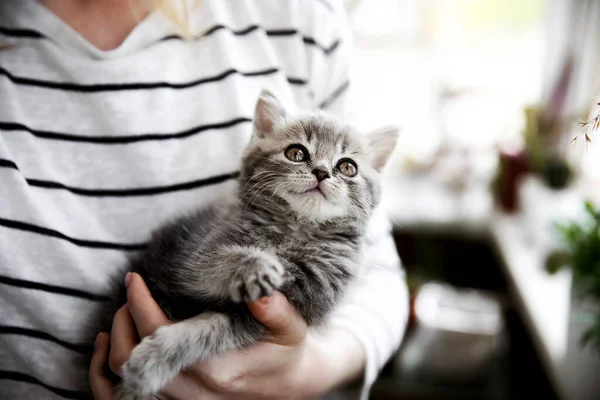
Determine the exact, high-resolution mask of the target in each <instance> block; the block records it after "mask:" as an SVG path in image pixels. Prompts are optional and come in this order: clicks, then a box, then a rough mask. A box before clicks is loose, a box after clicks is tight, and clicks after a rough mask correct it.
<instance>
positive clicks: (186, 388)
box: [161, 371, 225, 400]
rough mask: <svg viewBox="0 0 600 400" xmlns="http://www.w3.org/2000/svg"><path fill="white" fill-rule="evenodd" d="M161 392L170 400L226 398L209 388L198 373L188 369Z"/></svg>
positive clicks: (220, 399) (218, 399)
mask: <svg viewBox="0 0 600 400" xmlns="http://www.w3.org/2000/svg"><path fill="white" fill-rule="evenodd" d="M161 394H163V395H164V396H165V397H166V398H168V399H169V400H187V399H202V400H222V399H224V398H225V396H223V395H220V394H218V393H214V392H213V391H211V390H209V389H207V388H206V387H205V386H204V384H203V383H202V381H200V379H199V378H198V377H197V376H196V375H190V374H188V373H187V372H186V371H183V372H182V373H181V374H179V375H178V376H177V377H175V379H173V380H172V381H171V382H170V383H168V384H167V386H165V387H164V389H163V390H162V392H161Z"/></svg>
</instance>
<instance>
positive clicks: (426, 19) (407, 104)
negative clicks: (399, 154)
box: [351, 0, 544, 153]
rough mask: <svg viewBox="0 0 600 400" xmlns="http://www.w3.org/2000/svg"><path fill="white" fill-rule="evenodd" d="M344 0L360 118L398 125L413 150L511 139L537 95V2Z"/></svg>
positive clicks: (540, 43)
mask: <svg viewBox="0 0 600 400" xmlns="http://www.w3.org/2000/svg"><path fill="white" fill-rule="evenodd" d="M351 3H352V8H351V13H352V14H351V18H352V25H353V29H354V33H355V41H356V43H355V62H354V67H355V70H354V87H355V93H354V94H355V95H356V108H357V115H358V117H359V118H358V119H359V123H360V124H364V125H367V126H374V125H379V124H381V123H384V122H385V123H387V122H391V123H397V124H399V125H400V126H401V128H402V130H403V136H402V141H403V142H402V144H403V145H404V146H400V147H401V148H404V149H405V151H408V152H416V153H428V152H432V151H435V149H436V148H437V147H438V146H439V145H440V143H442V142H444V141H445V140H449V139H452V140H453V141H458V142H459V143H461V144H463V145H465V146H469V147H476V148H481V147H484V148H485V147H488V148H489V147H490V146H493V145H494V144H496V143H498V142H500V141H510V140H517V138H518V136H519V134H520V129H521V128H520V127H521V124H522V114H523V113H522V109H523V107H524V106H525V105H526V104H530V103H532V102H535V101H537V100H538V98H539V96H540V89H541V75H542V74H541V69H542V62H543V56H544V51H543V50H544V48H543V18H544V0H527V1H522V0H420V1H419V0H363V1H360V0H359V1H356V0H355V1H353V2H351Z"/></svg>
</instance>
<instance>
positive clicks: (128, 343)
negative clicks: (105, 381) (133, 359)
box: [108, 305, 138, 376]
mask: <svg viewBox="0 0 600 400" xmlns="http://www.w3.org/2000/svg"><path fill="white" fill-rule="evenodd" d="M137 343H138V335H137V330H136V327H135V322H133V318H131V314H130V313H129V308H128V306H127V305H124V306H123V307H121V308H119V311H117V313H116V314H115V317H114V318H113V325H112V331H111V335H110V355H109V359H108V365H109V366H110V369H111V371H112V372H114V373H115V374H116V375H119V376H121V366H122V365H123V364H125V361H127V360H129V357H130V356H131V351H132V350H133V348H134V347H135V346H136V345H137Z"/></svg>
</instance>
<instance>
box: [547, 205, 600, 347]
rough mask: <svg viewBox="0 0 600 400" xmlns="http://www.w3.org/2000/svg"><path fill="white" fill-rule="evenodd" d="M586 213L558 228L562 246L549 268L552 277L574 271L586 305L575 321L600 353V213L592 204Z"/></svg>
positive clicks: (575, 284) (575, 288)
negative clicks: (565, 269)
mask: <svg viewBox="0 0 600 400" xmlns="http://www.w3.org/2000/svg"><path fill="white" fill-rule="evenodd" d="M585 210H586V212H585V218H583V219H582V220H581V221H579V222H571V223H569V224H565V225H560V226H558V229H559V232H560V234H561V237H562V246H561V248H560V250H559V251H556V252H554V253H552V254H551V255H550V256H549V257H548V260H547V263H546V267H547V269H548V271H549V272H550V273H556V272H557V271H559V270H561V269H563V268H568V269H570V270H571V271H572V273H573V293H574V296H575V297H576V298H577V299H578V300H580V301H581V304H582V305H583V307H582V308H581V309H580V310H579V311H578V312H577V315H575V316H574V317H575V318H576V319H577V320H578V321H579V322H581V323H584V324H586V326H587V330H586V331H585V333H584V335H583V338H582V339H583V342H584V343H587V344H589V345H592V346H594V347H595V348H596V349H597V350H598V351H600V209H597V208H595V207H594V206H593V205H592V204H591V203H589V202H588V203H586V205H585Z"/></svg>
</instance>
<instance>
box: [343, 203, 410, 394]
mask: <svg viewBox="0 0 600 400" xmlns="http://www.w3.org/2000/svg"><path fill="white" fill-rule="evenodd" d="M408 305H409V298H408V289H407V286H406V282H405V279H404V273H403V270H402V268H401V265H400V260H399V257H398V254H397V252H396V248H395V245H394V241H393V240H392V237H391V234H390V229H389V222H388V221H387V218H386V216H385V214H384V213H383V211H382V210H378V213H377V215H376V216H375V217H374V219H373V221H372V223H371V232H370V233H369V239H368V241H367V247H366V256H365V261H364V264H363V268H362V270H361V271H360V272H359V274H358V277H357V279H356V280H355V282H354V283H353V284H352V286H351V287H350V288H349V290H348V293H347V295H346V296H345V300H344V301H343V302H342V304H341V306H340V307H339V308H338V310H337V311H336V312H335V313H334V315H333V319H332V323H333V325H334V326H340V327H343V328H346V329H348V330H349V331H350V332H352V334H354V336H355V337H356V338H357V339H358V340H359V341H360V343H361V344H362V346H363V347H364V350H365V355H366V368H365V372H364V377H363V386H362V389H361V396H360V398H361V399H367V398H368V394H369V390H370V388H371V386H372V384H373V382H375V379H376V378H377V375H378V374H379V372H380V370H381V368H382V367H383V365H384V364H385V363H386V362H387V361H388V360H389V358H390V357H391V356H392V355H393V354H394V353H395V352H396V350H397V349H398V347H399V346H400V342H401V341H402V338H403V336H404V331H405V328H406V324H407V322H408V308H409V307H408Z"/></svg>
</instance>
